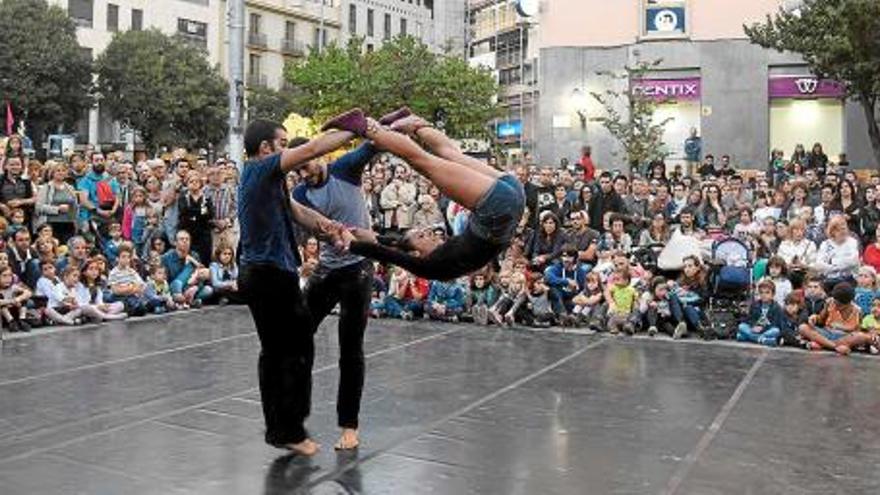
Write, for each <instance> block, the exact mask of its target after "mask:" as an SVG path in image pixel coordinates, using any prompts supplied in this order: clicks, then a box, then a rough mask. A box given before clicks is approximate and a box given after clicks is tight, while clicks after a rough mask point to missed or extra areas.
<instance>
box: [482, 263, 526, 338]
mask: <svg viewBox="0 0 880 495" xmlns="http://www.w3.org/2000/svg"><path fill="white" fill-rule="evenodd" d="M508 277H509V278H508V282H507V287H504V279H505V275H504V274H502V275H501V287H502V288H501V296H500V297H499V298H498V300H497V301H495V305H494V306H492V309H491V310H489V318H490V319H491V320H492V321H493V322H494V323H495V324H497V325H512V324H513V323H514V322H515V321H516V311H517V310H518V309H519V307H520V306H521V305H522V304H523V303H524V302H525V301H526V299H527V298H528V292H527V291H526V276H525V275H523V274H522V273H514V274H511V275H509V276H508Z"/></svg>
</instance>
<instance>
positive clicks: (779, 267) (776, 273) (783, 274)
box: [767, 256, 792, 308]
mask: <svg viewBox="0 0 880 495" xmlns="http://www.w3.org/2000/svg"><path fill="white" fill-rule="evenodd" d="M767 279H768V280H770V281H771V282H773V287H774V293H775V294H776V303H777V304H779V307H780V308H781V307H782V306H784V305H785V298H786V297H788V295H789V294H791V291H792V286H791V281H790V280H789V279H788V270H787V269H786V266H785V260H783V259H782V258H781V257H779V256H773V257H772V258H770V260H769V261H767Z"/></svg>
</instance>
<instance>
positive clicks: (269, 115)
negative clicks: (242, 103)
mask: <svg viewBox="0 0 880 495" xmlns="http://www.w3.org/2000/svg"><path fill="white" fill-rule="evenodd" d="M293 108H294V102H293V94H291V92H290V91H278V90H275V89H272V88H259V87H258V88H249V89H248V93H247V118H248V120H255V119H267V120H271V121H273V122H284V119H286V118H287V116H288V115H290V113H291V112H292V111H293Z"/></svg>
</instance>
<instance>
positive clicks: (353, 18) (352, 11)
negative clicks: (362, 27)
mask: <svg viewBox="0 0 880 495" xmlns="http://www.w3.org/2000/svg"><path fill="white" fill-rule="evenodd" d="M357 25H358V8H357V5H355V4H351V5H349V6H348V32H349V33H351V34H357V32H358V29H357Z"/></svg>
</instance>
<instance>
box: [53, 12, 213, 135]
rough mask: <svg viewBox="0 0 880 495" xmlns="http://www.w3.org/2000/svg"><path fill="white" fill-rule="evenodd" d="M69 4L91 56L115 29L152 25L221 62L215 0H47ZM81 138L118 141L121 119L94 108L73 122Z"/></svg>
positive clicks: (100, 50) (101, 48) (141, 27)
mask: <svg viewBox="0 0 880 495" xmlns="http://www.w3.org/2000/svg"><path fill="white" fill-rule="evenodd" d="M50 3H52V4H54V5H58V6H60V7H62V8H64V9H66V10H67V12H68V14H69V15H70V17H71V18H72V19H73V20H74V22H76V24H77V30H76V34H77V39H78V40H79V43H80V45H82V46H83V47H84V48H85V49H86V50H88V52H89V54H90V55H91V56H92V58H95V57H97V56H98V55H100V54H101V52H103V51H104V49H105V48H106V47H107V45H108V44H110V40H112V39H113V35H114V34H115V33H117V32H120V31H130V30H135V31H138V30H143V29H150V28H156V29H159V30H161V31H162V32H164V33H166V34H169V35H174V34H179V35H181V36H183V37H184V38H186V39H187V40H189V41H191V42H192V43H195V44H197V45H199V46H201V47H203V48H204V49H205V50H206V51H207V53H208V58H209V60H210V61H211V63H213V64H217V63H219V62H220V57H221V50H220V39H221V38H220V25H221V24H222V21H223V19H224V18H225V16H224V15H223V11H222V10H221V9H220V8H219V4H220V2H219V0H109V1H108V0H50ZM77 138H78V140H79V141H80V142H83V143H91V144H99V143H117V144H118V143H120V142H124V141H125V140H126V139H129V140H130V139H131V137H130V136H124V135H123V133H122V132H121V129H120V127H119V125H118V124H117V123H115V122H113V120H112V119H110V118H109V117H107V116H106V115H104V114H102V112H101V109H100V108H99V107H95V108H92V109H91V110H90V111H89V113H88V116H87V117H84V118H83V119H82V120H81V121H80V123H79V124H78V126H77Z"/></svg>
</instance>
